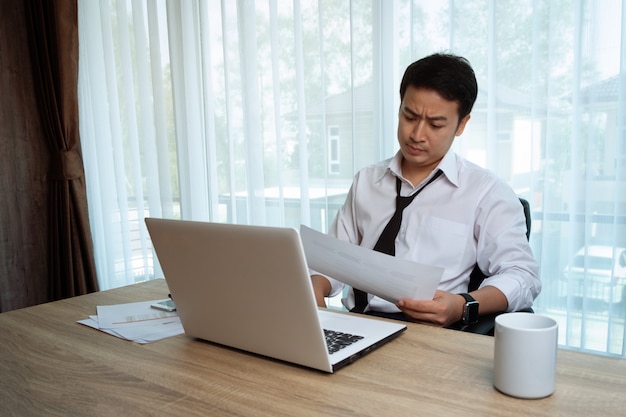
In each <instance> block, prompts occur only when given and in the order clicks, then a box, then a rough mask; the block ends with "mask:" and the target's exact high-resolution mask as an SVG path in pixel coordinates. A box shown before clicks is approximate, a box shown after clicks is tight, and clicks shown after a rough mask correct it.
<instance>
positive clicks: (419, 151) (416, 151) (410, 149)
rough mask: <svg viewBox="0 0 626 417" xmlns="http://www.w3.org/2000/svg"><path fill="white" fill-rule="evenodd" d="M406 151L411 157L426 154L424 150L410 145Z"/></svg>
mask: <svg viewBox="0 0 626 417" xmlns="http://www.w3.org/2000/svg"><path fill="white" fill-rule="evenodd" d="M406 150H407V151H408V152H409V153H410V154H411V155H420V154H422V153H424V152H426V151H425V150H424V149H422V148H420V147H417V146H414V145H410V144H407V145H406Z"/></svg>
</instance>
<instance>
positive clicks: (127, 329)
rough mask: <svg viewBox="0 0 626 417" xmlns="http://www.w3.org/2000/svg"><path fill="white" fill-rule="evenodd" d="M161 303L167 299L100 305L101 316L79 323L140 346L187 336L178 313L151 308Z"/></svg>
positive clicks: (99, 314) (98, 310)
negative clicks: (178, 336) (183, 335)
mask: <svg viewBox="0 0 626 417" xmlns="http://www.w3.org/2000/svg"><path fill="white" fill-rule="evenodd" d="M158 301H163V300H152V301H142V302H137V303H126V304H116V305H108V306H97V307H96V309H97V313H98V314H97V315H95V316H89V318H88V319H85V320H79V321H78V323H80V324H84V325H85V326H89V327H93V328H94V329H98V330H101V331H103V332H105V333H108V334H110V335H113V336H117V337H120V338H122V339H126V340H132V341H134V342H137V343H150V342H154V341H156V340H161V339H164V338H166V337H170V336H176V335H179V334H183V333H184V330H183V326H182V324H181V322H180V318H179V317H178V314H177V313H176V312H175V311H174V312H165V311H160V310H156V309H154V308H151V307H150V306H151V305H152V304H154V303H156V302H158Z"/></svg>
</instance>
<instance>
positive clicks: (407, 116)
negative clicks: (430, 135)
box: [402, 113, 415, 122]
mask: <svg viewBox="0 0 626 417" xmlns="http://www.w3.org/2000/svg"><path fill="white" fill-rule="evenodd" d="M402 114H403V115H404V118H405V119H406V120H408V121H410V122H412V121H414V120H415V117H413V116H411V115H410V114H408V113H402Z"/></svg>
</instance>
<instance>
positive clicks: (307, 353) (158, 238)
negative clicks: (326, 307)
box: [146, 218, 332, 372]
mask: <svg viewBox="0 0 626 417" xmlns="http://www.w3.org/2000/svg"><path fill="white" fill-rule="evenodd" d="M146 225H147V227H148V230H149V232H150V236H151V238H152V242H153V245H154V248H155V250H156V253H157V256H158V259H159V262H160V264H161V267H162V269H163V272H164V274H165V280H166V282H167V285H168V287H169V289H170V292H171V294H172V298H173V299H174V302H175V303H176V306H177V309H178V313H179V315H180V319H181V322H182V324H183V327H184V328H185V332H186V333H187V334H188V335H190V336H193V337H197V338H200V339H204V340H208V341H211V342H215V343H219V344H222V345H226V346H230V347H234V348H237V349H242V350H245V351H249V352H254V353H258V354H261V355H264V356H269V357H272V358H276V359H280V360H284V361H288V362H292V363H297V364H300V365H304V366H308V367H312V368H316V369H320V370H323V371H327V372H332V366H331V363H330V360H329V356H328V354H327V348H326V344H325V341H324V337H323V331H322V328H321V326H320V321H319V318H318V312H317V306H316V305H315V298H314V295H313V289H312V286H311V282H310V278H309V271H308V269H307V266H306V260H305V256H304V252H303V249H302V245H301V242H300V237H299V235H298V232H297V231H296V230H295V229H290V228H279V227H266V226H247V225H246V226H244V225H233V224H221V223H205V222H193V221H181V220H167V219H155V218H147V219H146ZM270 277H271V278H270Z"/></svg>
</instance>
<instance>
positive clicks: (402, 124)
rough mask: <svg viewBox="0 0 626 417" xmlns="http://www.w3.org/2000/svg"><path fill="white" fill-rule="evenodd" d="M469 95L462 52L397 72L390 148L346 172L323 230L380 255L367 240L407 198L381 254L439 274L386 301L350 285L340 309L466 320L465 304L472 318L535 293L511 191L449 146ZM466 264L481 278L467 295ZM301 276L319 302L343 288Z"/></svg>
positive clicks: (473, 86)
mask: <svg viewBox="0 0 626 417" xmlns="http://www.w3.org/2000/svg"><path fill="white" fill-rule="evenodd" d="M477 93H478V86H477V83H476V78H475V75H474V71H473V70H472V68H471V66H470V65H469V63H468V61H467V60H465V59H464V58H462V57H457V56H454V55H450V54H434V55H430V56H428V57H425V58H423V59H421V60H418V61H416V62H414V63H413V64H411V65H410V66H409V67H408V68H407V69H406V71H405V73H404V76H403V79H402V82H401V85H400V99H401V104H400V111H399V122H398V143H399V145H400V150H399V151H398V153H397V154H396V155H395V156H394V157H393V158H391V159H388V160H386V161H383V162H380V163H378V164H375V165H372V166H369V167H366V168H364V169H362V170H361V171H359V172H358V173H357V174H356V175H355V177H354V181H353V183H352V186H351V188H350V191H349V193H348V196H347V198H346V201H345V203H344V205H343V206H342V208H341V209H340V210H339V212H338V213H337V217H336V218H335V221H334V222H333V225H332V226H331V229H330V231H329V234H330V235H332V236H334V237H336V238H338V239H342V240H347V241H350V242H352V243H354V244H357V245H361V246H364V247H368V248H375V247H376V249H375V250H380V251H382V252H384V251H385V250H381V249H378V246H377V245H382V244H381V242H378V241H379V237H381V233H382V232H383V230H384V229H385V227H386V225H387V223H388V222H389V221H390V218H392V216H393V214H394V212H395V211H396V196H397V195H398V196H400V197H407V196H411V195H414V194H415V195H416V197H415V198H414V200H413V201H411V202H409V203H408V205H407V206H406V208H404V209H403V210H402V209H400V212H401V213H402V218H401V222H400V230H399V232H398V234H397V236H396V237H395V239H394V237H392V238H391V240H392V242H391V246H392V248H390V250H391V251H392V252H391V253H390V252H387V253H390V254H394V250H395V256H398V257H402V258H405V259H408V260H412V261H415V262H419V263H424V264H428V265H433V266H439V267H442V268H444V269H445V271H444V273H443V277H442V279H441V282H440V283H439V288H438V290H437V291H436V293H435V296H434V298H433V299H432V300H413V299H403V300H400V301H399V302H398V303H397V304H395V305H394V304H392V303H389V302H387V301H385V300H383V299H380V298H378V297H375V296H373V295H371V294H365V293H363V292H361V291H358V290H356V291H355V290H354V289H350V291H349V293H348V296H347V297H346V298H345V299H344V300H342V301H343V303H344V305H345V306H346V307H347V308H348V309H349V310H352V311H358V312H364V313H367V314H374V315H392V316H393V317H395V318H400V319H406V320H412V321H419V322H428V323H432V324H435V325H439V326H449V325H451V324H453V323H456V322H458V321H459V320H461V319H465V320H466V321H467V320H471V319H469V318H468V317H467V315H468V309H469V307H472V310H474V314H476V310H477V313H478V314H479V315H485V314H492V313H497V312H502V311H516V310H520V309H524V308H528V307H530V306H531V305H532V303H533V300H534V299H535V298H536V297H537V295H538V294H539V292H540V290H541V282H540V281H539V279H538V277H537V272H538V266H537V263H536V261H535V259H534V258H533V255H532V252H531V249H530V246H529V244H528V240H527V238H526V223H525V217H524V213H523V208H522V205H521V204H520V202H519V199H518V197H517V196H516V195H515V193H514V192H513V190H512V189H511V188H510V187H509V186H508V185H507V184H506V183H504V182H503V181H502V180H500V179H498V178H497V177H496V176H495V175H493V174H492V173H490V172H489V171H487V170H485V169H482V168H480V167H478V166H477V165H474V164H472V163H470V162H469V161H467V160H465V159H463V158H461V157H460V156H458V155H457V154H456V153H454V152H453V151H451V150H450V148H451V146H452V143H453V141H454V139H455V137H457V136H460V135H461V134H462V133H463V130H464V129H465V126H466V125H467V122H468V121H469V119H470V112H471V110H472V107H473V105H474V102H475V101H476V96H477ZM396 187H397V188H396ZM394 236H395V233H394ZM381 240H383V238H382V237H381ZM377 242H378V243H377ZM394 242H395V244H394ZM382 246H384V245H382ZM475 265H478V266H479V267H480V269H481V270H482V271H483V272H484V273H485V275H487V278H486V279H485V280H484V281H483V283H482V284H481V286H480V288H479V289H477V290H475V291H473V292H471V293H469V294H467V291H468V283H469V276H470V273H471V271H472V269H473V268H474V266H475ZM311 279H312V281H313V287H314V291H315V296H316V300H317V304H318V305H319V306H326V302H325V297H329V296H334V295H336V294H338V293H339V292H341V291H342V289H343V286H344V284H342V283H340V282H338V281H336V280H334V279H333V278H331V277H326V276H323V275H317V274H316V275H313V276H312V277H311ZM380 279H381V280H384V279H385V277H383V276H381V277H380ZM415 279H419V276H418V275H416V277H415ZM355 292H356V296H355ZM476 302H477V303H476ZM476 304H477V305H476Z"/></svg>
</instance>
